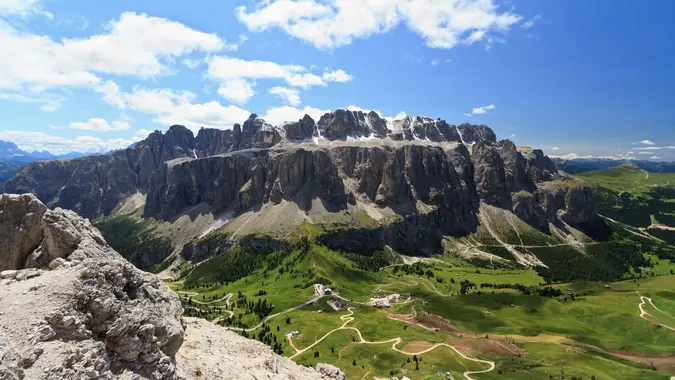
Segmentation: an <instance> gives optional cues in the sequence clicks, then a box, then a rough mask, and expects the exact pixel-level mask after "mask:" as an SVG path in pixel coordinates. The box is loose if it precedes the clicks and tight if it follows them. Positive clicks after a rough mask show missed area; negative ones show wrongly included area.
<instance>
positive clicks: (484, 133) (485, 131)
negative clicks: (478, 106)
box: [457, 124, 497, 144]
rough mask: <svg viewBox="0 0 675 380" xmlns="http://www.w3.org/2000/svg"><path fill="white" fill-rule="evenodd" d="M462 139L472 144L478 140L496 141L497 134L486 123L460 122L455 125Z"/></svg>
mask: <svg viewBox="0 0 675 380" xmlns="http://www.w3.org/2000/svg"><path fill="white" fill-rule="evenodd" d="M457 130H458V131H459V133H460V135H461V137H462V141H463V142H465V143H467V144H473V143H476V142H479V141H486V142H491V143H494V142H497V135H495V133H494V131H493V130H492V129H490V128H489V127H488V126H487V125H473V124H460V125H458V126H457Z"/></svg>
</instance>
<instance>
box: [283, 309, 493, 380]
mask: <svg viewBox="0 0 675 380" xmlns="http://www.w3.org/2000/svg"><path fill="white" fill-rule="evenodd" d="M347 311H348V312H349V313H348V314H345V315H343V316H341V317H340V320H342V322H343V324H342V326H340V327H338V328H336V329H333V330H331V331H329V332H327V333H326V335H324V336H323V337H321V338H320V339H319V340H317V341H315V342H314V343H312V344H311V345H309V346H307V347H305V348H303V349H302V350H299V349H298V348H297V347H295V345H294V344H293V339H292V338H291V337H290V336H287V339H288V341H289V343H290V345H291V347H293V349H294V350H295V354H294V355H293V356H291V357H290V359H291V360H292V359H293V358H295V357H297V356H298V355H302V354H303V353H305V352H307V351H308V350H310V349H312V348H313V347H315V346H316V345H317V344H319V343H321V342H322V341H323V340H324V339H326V338H327V337H328V336H330V335H331V334H333V333H334V332H336V331H340V330H352V331H355V332H356V334H357V335H358V336H359V341H358V342H354V343H356V344H387V343H391V350H393V351H396V352H398V353H401V354H403V355H408V356H414V355H422V354H426V353H428V352H431V351H433V350H435V349H436V348H438V347H448V348H450V349H451V350H453V351H455V352H456V353H457V354H458V355H459V356H461V357H463V358H464V359H466V360H469V361H472V362H476V363H481V364H487V365H488V366H489V368H488V369H485V370H481V371H466V372H464V374H463V375H464V378H465V379H467V380H475V379H474V378H473V377H471V375H474V374H479V373H486V372H490V371H492V370H494V369H495V363H494V362H491V361H487V360H481V359H475V358H471V357H468V356H466V355H464V354H463V353H461V352H460V351H459V350H458V349H457V348H455V347H453V346H451V345H449V344H446V343H437V344H435V345H433V346H432V347H430V348H427V349H426V350H422V351H419V352H406V351H403V350H401V349H399V348H398V347H396V346H397V345H399V344H400V343H401V342H402V341H403V340H402V339H401V338H400V337H396V338H393V339H389V340H385V341H380V342H369V341H367V340H365V339H363V335H361V331H360V330H359V329H357V328H356V327H351V326H347V325H348V324H349V323H350V322H352V321H354V319H355V318H354V317H353V315H354V308H353V307H350V308H348V309H347Z"/></svg>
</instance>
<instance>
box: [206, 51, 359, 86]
mask: <svg viewBox="0 0 675 380" xmlns="http://www.w3.org/2000/svg"><path fill="white" fill-rule="evenodd" d="M206 62H207V64H208V66H209V67H208V71H207V76H208V77H209V78H210V79H212V80H215V81H218V82H221V83H222V82H226V81H228V80H233V79H247V80H250V79H280V80H284V81H285V82H286V83H287V84H289V85H290V86H293V87H301V88H309V87H312V86H325V85H326V84H327V82H338V83H344V82H348V81H350V80H352V76H351V75H349V74H347V73H346V72H345V71H344V70H336V71H332V72H325V73H324V74H323V76H319V75H316V74H313V73H310V72H308V71H307V69H306V68H305V67H304V66H300V65H295V64H278V63H276V62H271V61H258V60H252V61H247V60H244V59H240V58H234V57H226V56H216V57H211V58H209V59H207V61H206Z"/></svg>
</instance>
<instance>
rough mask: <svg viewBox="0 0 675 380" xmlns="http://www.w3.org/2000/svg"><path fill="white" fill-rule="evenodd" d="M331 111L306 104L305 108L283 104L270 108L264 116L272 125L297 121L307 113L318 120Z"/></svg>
mask: <svg viewBox="0 0 675 380" xmlns="http://www.w3.org/2000/svg"><path fill="white" fill-rule="evenodd" d="M328 112H331V111H330V110H321V109H318V108H314V107H310V106H306V107H305V108H295V107H290V106H282V107H275V108H269V109H268V110H267V112H266V114H265V116H263V119H265V121H267V122H268V123H270V124H272V125H281V124H283V123H284V122H295V121H298V120H300V119H302V118H303V117H304V116H305V115H309V116H310V117H311V118H312V119H314V120H316V121H318V120H319V119H320V118H321V116H323V115H324V114H326V113H328Z"/></svg>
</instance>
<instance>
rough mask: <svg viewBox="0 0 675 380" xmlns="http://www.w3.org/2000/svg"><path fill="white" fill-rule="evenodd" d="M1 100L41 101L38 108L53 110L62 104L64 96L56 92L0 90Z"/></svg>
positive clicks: (47, 110)
mask: <svg viewBox="0 0 675 380" xmlns="http://www.w3.org/2000/svg"><path fill="white" fill-rule="evenodd" d="M0 99H1V100H9V101H12V102H17V103H41V104H42V105H41V106H40V109H42V110H43V111H45V112H54V111H56V110H58V109H59V108H61V107H62V106H63V103H64V102H65V100H66V98H65V97H64V96H61V95H57V94H47V93H42V94H37V95H31V94H22V93H17V92H0Z"/></svg>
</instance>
